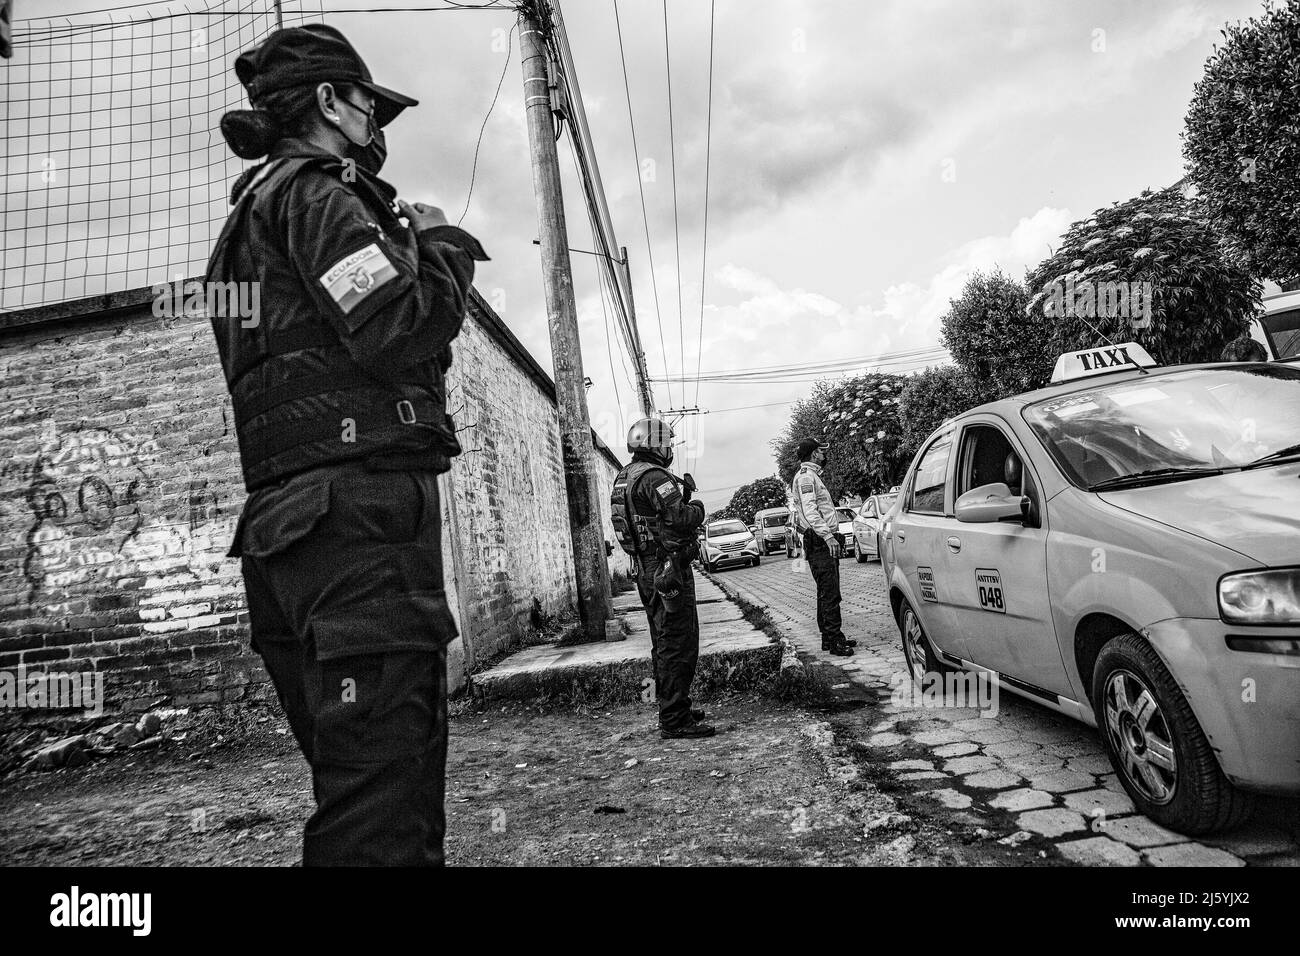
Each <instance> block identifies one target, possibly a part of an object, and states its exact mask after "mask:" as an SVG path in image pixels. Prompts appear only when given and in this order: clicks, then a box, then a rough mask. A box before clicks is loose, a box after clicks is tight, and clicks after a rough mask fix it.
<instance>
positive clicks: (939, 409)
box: [898, 365, 986, 462]
mask: <svg viewBox="0 0 1300 956" xmlns="http://www.w3.org/2000/svg"><path fill="white" fill-rule="evenodd" d="M900 398H901V400H900V401H899V404H898V417H899V420H900V421H901V422H902V426H903V447H904V450H905V453H906V460H907V461H908V462H910V461H911V459H912V457H913V456H914V455H915V454H916V453H917V451H918V450H919V449H920V447H921V442H923V441H925V439H926V438H927V437H928V436H929V434H930V433H931V432H933V431H934V430H935V429H936V428H938V427H939V426H940V425H941V424H942V423H943V422H944V421H945V420H947V419H949V418H952V417H953V416H955V415H960V414H961V413H962V412H966V411H969V410H970V409H972V408H974V407H975V406H976V405H981V404H983V403H984V401H985V400H986V399H984V398H983V396H982V394H981V389H980V386H979V383H978V382H976V381H975V380H974V379H973V378H972V377H971V376H970V374H969V373H967V372H966V370H965V369H962V368H960V367H959V366H956V365H940V366H938V367H935V368H927V369H926V370H925V371H923V372H917V373H916V374H915V375H913V376H911V377H910V378H909V379H908V380H907V384H906V385H904V386H903V393H902V395H901V397H900Z"/></svg>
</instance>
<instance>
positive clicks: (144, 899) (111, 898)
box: [50, 886, 153, 936]
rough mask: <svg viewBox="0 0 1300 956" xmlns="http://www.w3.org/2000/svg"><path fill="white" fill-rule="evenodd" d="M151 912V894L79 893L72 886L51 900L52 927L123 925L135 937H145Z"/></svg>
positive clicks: (147, 933)
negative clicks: (66, 891) (128, 928)
mask: <svg viewBox="0 0 1300 956" xmlns="http://www.w3.org/2000/svg"><path fill="white" fill-rule="evenodd" d="M152 911H153V894H152V893H82V892H81V888H80V887H78V886H74V887H72V890H71V891H70V892H68V893H55V894H54V895H53V896H51V897H50V925H51V926H60V927H78V926H126V927H130V929H131V933H132V935H134V936H148V935H149V930H150V929H151V928H152V925H153V916H152Z"/></svg>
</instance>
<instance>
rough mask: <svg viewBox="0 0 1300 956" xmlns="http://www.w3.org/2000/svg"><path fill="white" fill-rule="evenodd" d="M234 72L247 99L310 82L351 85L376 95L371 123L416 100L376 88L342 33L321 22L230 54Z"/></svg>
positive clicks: (386, 120)
mask: <svg viewBox="0 0 1300 956" xmlns="http://www.w3.org/2000/svg"><path fill="white" fill-rule="evenodd" d="M235 76H237V77H238V78H239V82H240V83H242V84H243V85H244V89H246V90H247V91H248V98H249V100H250V102H252V103H254V104H256V103H257V101H258V99H259V98H260V97H262V96H263V95H265V94H267V93H272V92H274V91H276V90H286V89H289V88H291V87H295V86H305V85H307V84H309V83H352V84H355V85H356V86H360V87H364V88H365V89H366V90H369V91H370V93H371V94H373V95H374V97H375V122H376V123H377V124H379V125H380V126H387V125H388V124H389V123H391V122H392V121H393V120H394V119H396V118H397V114H398V113H400V112H402V110H404V109H406V107H408V106H417V105H419V100H415V99H412V98H411V97H409V96H407V95H406V94H404V93H398V92H397V91H396V90H390V89H388V88H387V87H384V86H380V85H379V84H378V83H376V82H374V81H373V80H372V79H371V78H370V71H369V70H368V69H366V64H365V62H364V61H363V60H362V59H361V55H360V54H359V53H357V51H356V49H354V48H353V46H352V44H351V43H349V42H348V39H347V37H345V36H344V35H343V34H342V33H340V32H339V31H338V30H336V29H335V28H334V27H331V26H327V25H326V24H324V23H309V24H307V25H306V26H301V27H287V28H286V29H283V30H276V31H275V32H274V33H272V34H271V35H270V36H269V37H267V38H266V39H265V40H264V41H262V42H261V43H260V44H258V45H257V46H255V47H253V48H252V49H251V50H246V51H244V52H243V53H241V54H239V56H238V57H236V58H235Z"/></svg>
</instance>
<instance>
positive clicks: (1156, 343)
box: [1027, 187, 1260, 365]
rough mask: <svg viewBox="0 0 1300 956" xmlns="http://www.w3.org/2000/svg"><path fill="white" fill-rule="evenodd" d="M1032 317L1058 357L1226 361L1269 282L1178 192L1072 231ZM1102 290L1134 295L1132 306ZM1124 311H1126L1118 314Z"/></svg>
mask: <svg viewBox="0 0 1300 956" xmlns="http://www.w3.org/2000/svg"><path fill="white" fill-rule="evenodd" d="M1027 283H1028V286H1029V289H1030V291H1031V292H1032V293H1033V294H1032V296H1031V297H1030V300H1029V307H1028V308H1029V312H1030V315H1031V316H1033V317H1034V318H1035V320H1036V321H1041V322H1042V323H1043V326H1044V328H1045V329H1046V335H1045V338H1046V340H1047V343H1048V351H1049V353H1050V354H1052V355H1059V354H1060V353H1062V352H1069V351H1073V350H1075V349H1082V348H1088V347H1091V346H1095V345H1097V344H1099V342H1101V341H1102V339H1101V336H1102V335H1103V334H1104V335H1105V336H1107V337H1108V338H1110V339H1111V340H1112V341H1115V342H1125V341H1136V342H1138V343H1139V344H1140V345H1142V346H1143V347H1144V348H1146V349H1147V351H1149V352H1150V353H1151V354H1152V356H1153V357H1154V358H1155V359H1156V361H1158V362H1160V363H1161V364H1165V365H1173V364H1176V363H1179V362H1214V361H1218V358H1219V355H1220V353H1221V352H1222V351H1223V347H1224V346H1225V345H1226V344H1227V343H1228V342H1230V341H1232V340H1233V339H1235V338H1237V337H1238V336H1239V335H1242V334H1244V333H1245V332H1246V331H1247V329H1248V327H1249V324H1250V318H1251V316H1252V315H1253V314H1254V313H1255V311H1256V310H1257V308H1258V305H1259V295H1260V283H1259V281H1258V280H1257V279H1254V278H1253V277H1252V276H1251V274H1250V272H1249V270H1248V269H1247V268H1246V267H1245V266H1244V265H1243V263H1242V262H1241V261H1240V259H1239V257H1237V256H1235V255H1233V254H1232V253H1231V252H1230V251H1229V250H1228V249H1227V248H1226V247H1225V246H1224V244H1223V243H1221V242H1220V241H1219V237H1218V235H1217V234H1216V232H1215V230H1214V229H1213V227H1212V226H1211V224H1210V222H1209V219H1208V217H1207V216H1206V210H1205V208H1204V206H1203V204H1201V203H1199V202H1198V201H1196V200H1194V199H1189V198H1187V197H1186V196H1184V195H1183V194H1182V192H1180V191H1179V190H1178V189H1177V188H1175V187H1170V188H1168V189H1162V190H1160V191H1158V192H1151V191H1149V190H1148V191H1146V192H1143V193H1142V194H1141V195H1140V196H1137V197H1135V198H1133V199H1130V200H1128V201H1127V202H1123V203H1116V204H1115V205H1113V206H1111V207H1110V208H1109V209H1098V210H1097V211H1096V212H1095V213H1093V215H1092V216H1091V217H1090V218H1088V219H1085V220H1083V221H1081V222H1076V223H1074V224H1073V225H1071V226H1070V229H1069V231H1068V232H1067V233H1066V234H1065V237H1064V238H1063V240H1062V243H1061V248H1060V249H1059V250H1057V251H1056V253H1055V254H1053V255H1052V256H1050V257H1048V258H1047V259H1046V260H1044V261H1043V262H1042V263H1040V264H1039V265H1038V266H1037V267H1036V268H1034V269H1033V270H1031V272H1030V273H1029V276H1028V280H1027ZM1103 290H1111V291H1113V290H1119V291H1124V290H1131V291H1132V292H1133V293H1135V294H1133V295H1129V296H1128V298H1127V301H1125V300H1124V299H1123V298H1122V297H1120V296H1118V295H1116V296H1113V297H1112V296H1109V295H1103V294H1102V293H1103ZM1117 309H1118V311H1117Z"/></svg>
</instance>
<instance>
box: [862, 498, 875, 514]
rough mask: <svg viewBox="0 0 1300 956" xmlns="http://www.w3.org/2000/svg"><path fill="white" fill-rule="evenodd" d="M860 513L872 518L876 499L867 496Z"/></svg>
mask: <svg viewBox="0 0 1300 956" xmlns="http://www.w3.org/2000/svg"><path fill="white" fill-rule="evenodd" d="M860 514H861V515H862V517H864V518H874V517H875V516H876V499H875V498H868V499H867V503H866V504H865V505H863V506H862V511H861V512H860Z"/></svg>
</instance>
